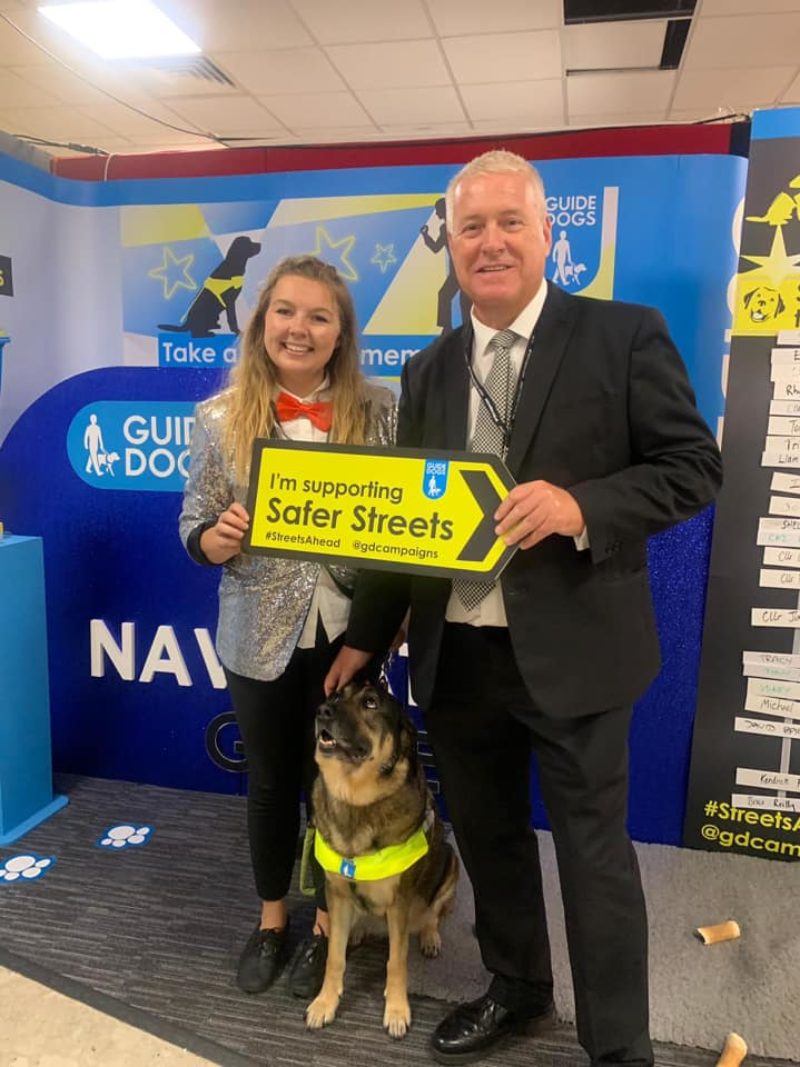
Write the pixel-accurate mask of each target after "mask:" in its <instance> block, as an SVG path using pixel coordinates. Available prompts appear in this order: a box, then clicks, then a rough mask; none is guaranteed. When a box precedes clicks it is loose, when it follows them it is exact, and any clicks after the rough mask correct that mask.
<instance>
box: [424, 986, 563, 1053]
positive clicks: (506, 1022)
mask: <svg viewBox="0 0 800 1067" xmlns="http://www.w3.org/2000/svg"><path fill="white" fill-rule="evenodd" d="M554 1020H555V1010H554V1008H553V1005H552V1004H548V1005H547V1007H546V1008H544V1009H543V1010H542V1011H541V1012H537V1013H536V1014H535V1015H519V1014H518V1013H517V1012H513V1011H510V1010H509V1009H508V1008H504V1007H503V1005H502V1004H498V1003H497V1001H496V1000H493V999H492V997H490V996H489V994H488V993H485V994H484V995H483V996H482V997H479V998H478V999H477V1000H472V1001H470V1002H469V1003H467V1004H459V1006H458V1007H457V1008H455V1009H454V1010H453V1011H451V1012H450V1014H449V1015H446V1016H445V1017H444V1019H442V1021H441V1022H440V1023H439V1025H438V1026H437V1027H436V1029H435V1030H434V1032H433V1037H432V1038H431V1051H432V1052H433V1058H434V1059H435V1060H436V1061H437V1063H475V1062H476V1061H477V1060H481V1059H483V1057H484V1056H488V1054H489V1053H490V1052H492V1051H493V1050H494V1049H496V1048H497V1047H498V1046H499V1045H501V1044H502V1043H503V1042H504V1041H505V1040H506V1038H508V1037H509V1036H510V1035H511V1034H537V1033H539V1032H541V1031H542V1030H545V1029H547V1027H548V1026H549V1025H550V1024H551V1023H552V1022H553V1021H554Z"/></svg>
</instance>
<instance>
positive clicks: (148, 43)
mask: <svg viewBox="0 0 800 1067" xmlns="http://www.w3.org/2000/svg"><path fill="white" fill-rule="evenodd" d="M39 13H40V14H42V15H44V17H45V18H47V19H49V20H50V21H51V22H53V23H55V24H56V25H57V26H60V27H61V29H63V30H65V31H66V32H67V33H68V34H70V36H72V37H74V38H75V39H76V40H78V41H80V42H81V44H84V45H86V47H87V48H90V49H91V50H92V51H93V52H95V53H96V54H97V55H99V56H101V57H102V58H103V59H145V58H149V57H152V56H186V55H194V54H196V53H198V52H199V51H200V48H199V47H198V45H196V44H195V43H194V41H192V40H191V38H189V37H188V36H187V35H186V34H185V33H184V32H183V30H181V29H180V28H179V27H178V26H176V25H175V23H174V22H173V21H172V20H171V19H168V18H167V16H166V15H165V14H164V13H163V12H162V11H160V10H159V9H158V8H157V7H156V6H155V4H153V3H151V2H150V0H85V2H81V3H74V4H45V5H44V6H42V7H40V8H39Z"/></svg>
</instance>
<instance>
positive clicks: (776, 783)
mask: <svg viewBox="0 0 800 1067" xmlns="http://www.w3.org/2000/svg"><path fill="white" fill-rule="evenodd" d="M736 784H737V785H754V786H756V787H757V788H758V789H789V790H791V792H793V793H800V774H781V773H780V772H779V771H756V770H753V769H752V768H750V767H737V769H736Z"/></svg>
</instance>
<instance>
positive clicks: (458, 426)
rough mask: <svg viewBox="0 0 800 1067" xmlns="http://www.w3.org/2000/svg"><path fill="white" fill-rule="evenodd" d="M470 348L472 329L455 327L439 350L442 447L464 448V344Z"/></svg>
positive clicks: (466, 378)
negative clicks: (441, 385)
mask: <svg viewBox="0 0 800 1067" xmlns="http://www.w3.org/2000/svg"><path fill="white" fill-rule="evenodd" d="M467 344H468V345H469V346H470V350H471V349H472V331H471V330H470V331H469V336H468V337H467V336H465V330H464V329H460V330H456V331H455V332H454V333H453V334H451V336H450V337H449V338H448V339H447V340H446V341H445V342H444V344H443V345H442V351H441V353H440V359H441V378H440V379H439V381H440V383H442V384H443V388H442V395H443V396H444V398H445V403H444V433H445V443H444V447H445V448H454V449H462V450H463V449H464V448H465V447H466V439H467V407H468V405H469V375H468V373H467V365H466V362H465V360H464V351H465V345H467Z"/></svg>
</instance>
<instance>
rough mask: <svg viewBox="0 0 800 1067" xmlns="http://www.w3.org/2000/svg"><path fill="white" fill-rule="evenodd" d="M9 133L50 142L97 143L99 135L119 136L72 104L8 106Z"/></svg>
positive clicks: (116, 131)
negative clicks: (63, 105)
mask: <svg viewBox="0 0 800 1067" xmlns="http://www.w3.org/2000/svg"><path fill="white" fill-rule="evenodd" d="M5 112H6V114H7V115H8V117H9V119H10V121H11V129H10V130H9V132H10V133H12V134H17V135H19V134H27V135H29V136H31V137H43V138H46V139H47V140H49V141H87V142H91V143H92V144H98V146H100V147H101V145H100V144H99V140H98V139H99V138H102V137H104V136H108V135H111V136H114V137H116V136H118V135H119V131H118V130H113V129H111V128H109V127H108V126H106V125H104V124H103V123H100V122H96V121H95V120H94V119H92V118H90V117H89V116H88V115H83V114H81V112H80V111H77V110H76V109H75V108H73V107H16V108H15V107H7V108H5Z"/></svg>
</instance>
